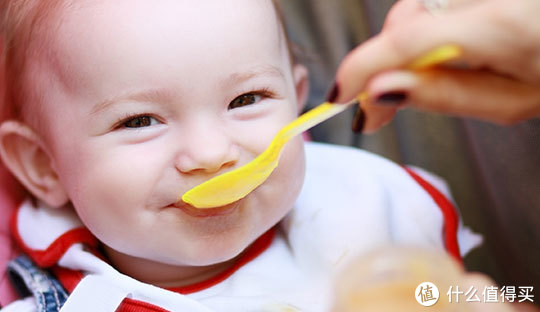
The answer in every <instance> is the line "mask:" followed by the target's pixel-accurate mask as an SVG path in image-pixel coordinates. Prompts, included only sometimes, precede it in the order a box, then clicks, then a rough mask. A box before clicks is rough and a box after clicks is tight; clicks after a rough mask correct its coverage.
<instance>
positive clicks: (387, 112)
mask: <svg viewBox="0 0 540 312" xmlns="http://www.w3.org/2000/svg"><path fill="white" fill-rule="evenodd" d="M360 107H361V109H362V113H363V114H364V116H363V118H364V119H363V124H362V128H361V129H357V130H356V131H355V132H362V133H364V134H370V133H373V132H375V131H377V130H379V129H380V128H381V127H383V126H385V125H386V124H388V123H389V122H390V121H392V119H393V118H394V115H395V114H396V112H397V111H398V109H399V107H397V106H394V107H392V106H386V107H385V106H380V105H376V104H373V102H371V101H364V102H362V103H360ZM357 127H358V126H355V125H354V124H353V129H355V128H357Z"/></svg>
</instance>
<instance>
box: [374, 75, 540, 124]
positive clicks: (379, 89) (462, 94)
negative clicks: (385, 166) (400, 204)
mask: <svg viewBox="0 0 540 312" xmlns="http://www.w3.org/2000/svg"><path fill="white" fill-rule="evenodd" d="M367 90H368V94H369V95H370V99H369V103H371V104H370V105H371V109H370V110H369V111H366V115H367V116H366V121H367V120H370V119H375V120H376V121H377V120H379V119H382V120H385V118H387V111H388V106H394V107H396V106H397V107H400V106H403V105H408V106H411V107H416V108H419V109H422V110H428V111H435V112H440V113H446V114H452V115H460V116H469V117H475V118H479V119H484V120H489V121H492V122H496V123H500V124H512V123H516V122H519V121H522V120H525V119H528V118H533V117H537V116H540V86H537V85H531V84H528V83H523V82H520V81H517V80H514V79H510V78H508V77H503V76H500V75H496V74H494V73H492V72H486V71H466V70H456V69H434V70H429V71H422V72H411V71H391V72H386V73H383V74H381V75H379V76H377V77H376V78H374V79H373V80H372V81H371V82H370V83H369V85H368V88H367ZM377 104H378V106H382V107H381V108H380V109H379V108H375V107H374V106H376V105H377ZM365 110H366V109H365ZM370 114H371V115H370ZM379 116H382V117H379ZM380 123H381V122H380V121H378V122H374V123H368V122H366V130H373V129H374V128H375V127H377V126H378V125H379V124H380ZM372 127H374V128H372Z"/></svg>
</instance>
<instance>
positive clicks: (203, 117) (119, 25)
mask: <svg viewBox="0 0 540 312" xmlns="http://www.w3.org/2000/svg"><path fill="white" fill-rule="evenodd" d="M81 6H82V7H80V8H79V7H76V8H72V9H70V10H71V11H69V12H66V13H65V14H64V19H63V23H62V25H61V26H60V28H59V29H57V30H56V32H55V41H54V45H53V48H54V53H52V54H54V55H55V59H54V60H52V61H50V66H52V68H54V69H55V70H54V71H53V72H54V73H55V74H54V75H53V74H51V77H52V78H50V77H49V82H47V83H49V84H50V90H53V91H52V92H49V93H48V94H47V95H46V96H47V97H46V99H45V101H46V105H45V106H44V107H43V120H44V122H45V124H46V125H47V126H48V127H49V134H50V135H48V136H47V137H48V139H47V140H46V141H47V143H48V149H49V150H50V154H51V156H52V160H53V166H54V167H55V169H56V170H57V173H58V176H59V178H60V180H61V181H62V183H63V185H64V187H65V189H66V191H67V193H68V195H69V197H70V199H71V201H72V203H73V205H74V207H75V209H76V211H77V213H78V214H79V216H80V217H81V219H82V221H83V222H84V223H85V224H86V225H87V227H88V228H89V229H90V230H91V231H92V232H93V233H94V234H95V235H96V236H97V237H98V239H100V240H101V241H102V242H103V243H104V244H105V245H106V246H107V248H109V250H114V251H116V252H119V253H121V254H123V255H127V256H131V257H138V258H143V259H146V260H150V261H152V262H155V263H167V264H173V265H186V266H192V265H207V264H212V263H217V262H222V261H224V260H227V259H231V258H232V257H234V256H236V255H238V253H239V252H241V251H242V250H243V249H244V248H245V247H246V246H247V245H249V244H250V243H251V242H252V241H253V240H254V239H256V238H257V237H258V236H260V235H261V234H262V233H264V232H265V231H266V230H268V229H269V228H271V227H272V226H273V225H274V224H276V223H277V222H278V221H279V220H280V219H281V218H282V217H283V216H284V215H285V214H286V213H287V212H288V211H289V210H290V209H291V208H292V206H293V204H294V201H295V199H296V197H297V195H298V193H299V191H300V189H301V186H302V182H303V176H304V154H303V147H302V142H301V140H300V139H296V140H294V141H291V142H290V143H288V144H287V147H286V149H285V151H284V154H283V156H282V158H281V160H280V163H279V167H278V168H277V169H276V171H275V172H274V173H273V174H272V175H271V177H270V178H269V179H268V180H267V181H266V182H265V183H264V184H263V185H262V186H260V187H259V188H257V189H256V190H255V191H254V192H252V193H251V194H250V195H248V196H247V197H246V198H245V199H243V200H240V201H239V202H236V203H234V204H232V205H229V206H226V207H221V208H216V209H210V210H197V209H195V208H192V207H191V208H190V207H185V206H182V205H180V206H181V207H178V205H175V203H176V202H177V200H178V199H179V196H181V195H182V194H183V193H184V192H186V191H187V190H189V189H190V188H192V187H194V186H195V185H197V184H199V183H201V182H203V181H205V180H208V179H209V178H211V177H214V176H216V175H219V174H222V173H224V172H226V171H229V170H231V169H233V168H236V167H239V166H242V165H244V164H246V163H247V162H249V161H251V160H252V159H253V158H255V157H256V156H257V155H258V154H260V153H261V152H262V151H263V150H264V149H265V148H266V147H267V145H268V144H269V143H270V141H271V139H272V137H273V136H274V134H276V133H277V131H278V130H279V129H280V128H281V127H282V126H283V125H285V124H287V123H288V122H289V121H291V120H293V119H294V118H295V117H296V114H297V111H298V106H297V100H296V93H295V81H294V78H293V76H294V75H293V73H292V69H291V65H290V62H289V57H288V53H287V48H286V42H285V39H284V37H283V35H282V33H281V32H280V28H279V24H278V21H277V19H276V16H275V12H274V11H273V7H272V4H271V2H270V1H253V0H235V1H233V2H231V1H222V0H211V1H208V0H207V1H178V0H174V1H173V0H163V1H157V2H156V1H144V0H136V1H134V0H115V1H91V2H89V3H87V4H83V5H81Z"/></svg>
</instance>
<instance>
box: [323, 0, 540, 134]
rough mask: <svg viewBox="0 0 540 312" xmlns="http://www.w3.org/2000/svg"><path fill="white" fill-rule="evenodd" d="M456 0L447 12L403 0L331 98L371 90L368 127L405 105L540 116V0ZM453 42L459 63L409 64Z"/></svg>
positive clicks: (498, 116)
mask: <svg viewBox="0 0 540 312" xmlns="http://www.w3.org/2000/svg"><path fill="white" fill-rule="evenodd" d="M449 1H450V3H449V7H448V8H447V9H446V10H445V11H443V12H440V14H432V12H428V11H427V10H426V9H425V8H424V6H423V5H422V3H420V1H418V0H401V1H399V2H398V3H397V4H396V5H395V6H394V7H393V8H392V10H391V11H390V13H389V15H388V17H387V19H386V22H385V26H384V28H383V30H382V32H381V33H380V34H379V35H377V36H375V37H373V38H372V39H370V40H368V41H367V42H366V43H364V44H362V45H360V46H358V47H357V48H356V49H354V50H353V51H351V52H350V53H349V55H348V56H347V57H346V58H345V59H344V60H343V62H342V63H341V65H340V67H339V68H338V72H337V75H336V85H337V88H336V89H337V90H336V91H337V92H334V96H331V97H333V99H334V101H335V102H339V103H344V102H347V101H349V100H350V99H352V98H354V97H355V96H356V95H358V94H359V93H360V92H362V91H364V90H365V91H367V92H368V95H369V98H368V100H366V101H365V102H364V103H362V104H361V107H362V108H363V110H364V111H365V112H366V116H367V117H366V120H365V124H364V127H363V128H364V131H365V132H371V131H374V130H376V129H378V128H379V127H381V126H382V125H384V124H385V123H387V122H389V121H390V120H391V119H392V118H393V116H394V114H395V112H396V110H397V109H398V108H399V107H403V106H404V105H406V106H411V107H416V108H419V109H423V110H428V111H436V112H441V113H447V114H452V115H460V116H470V117H476V118H480V119H485V120H490V121H493V122H496V123H501V124H511V123H515V122H519V121H522V120H524V119H528V118H533V117H538V116H540V18H538V12H540V1H538V0H449ZM445 44H457V45H459V46H461V47H462V48H463V55H462V56H461V58H460V59H459V60H457V61H456V62H455V63H454V62H453V63H452V64H448V66H440V67H437V68H433V69H429V70H424V71H419V72H412V71H408V70H405V69H404V68H406V66H407V65H408V64H410V63H411V62H412V61H413V60H415V59H416V58H418V57H420V56H422V55H423V54H425V53H427V52H428V51H430V50H432V49H434V48H436V47H439V46H442V45H445Z"/></svg>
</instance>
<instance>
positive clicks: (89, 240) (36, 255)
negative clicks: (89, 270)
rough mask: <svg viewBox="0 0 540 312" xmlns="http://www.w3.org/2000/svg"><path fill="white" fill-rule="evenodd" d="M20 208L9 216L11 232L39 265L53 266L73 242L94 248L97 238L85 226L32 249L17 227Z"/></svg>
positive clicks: (20, 245)
mask: <svg viewBox="0 0 540 312" xmlns="http://www.w3.org/2000/svg"><path fill="white" fill-rule="evenodd" d="M19 211H20V208H17V210H15V213H14V214H13V215H12V217H11V224H10V226H11V232H12V233H13V237H14V239H15V241H16V242H17V244H18V245H19V247H21V249H22V250H23V251H24V253H26V254H27V255H28V256H29V257H30V258H32V260H33V261H34V262H35V263H36V264H37V265H38V266H40V267H44V268H48V267H52V266H54V265H55V264H56V263H57V262H58V260H60V258H62V256H63V255H64V253H65V252H66V251H67V250H68V249H69V247H71V246H72V245H73V244H76V243H82V244H86V245H88V246H90V247H91V248H96V247H97V245H98V241H97V239H96V238H95V237H94V235H92V233H90V231H89V230H88V229H86V228H76V229H72V230H70V231H67V232H66V233H64V234H62V235H61V236H60V237H58V238H57V239H55V240H54V241H53V242H52V243H51V244H50V245H49V246H48V247H47V249H44V250H40V249H33V248H31V247H30V246H28V245H27V244H26V243H25V242H24V240H23V238H22V236H21V234H20V233H19V229H18V226H17V224H18V216H19Z"/></svg>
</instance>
